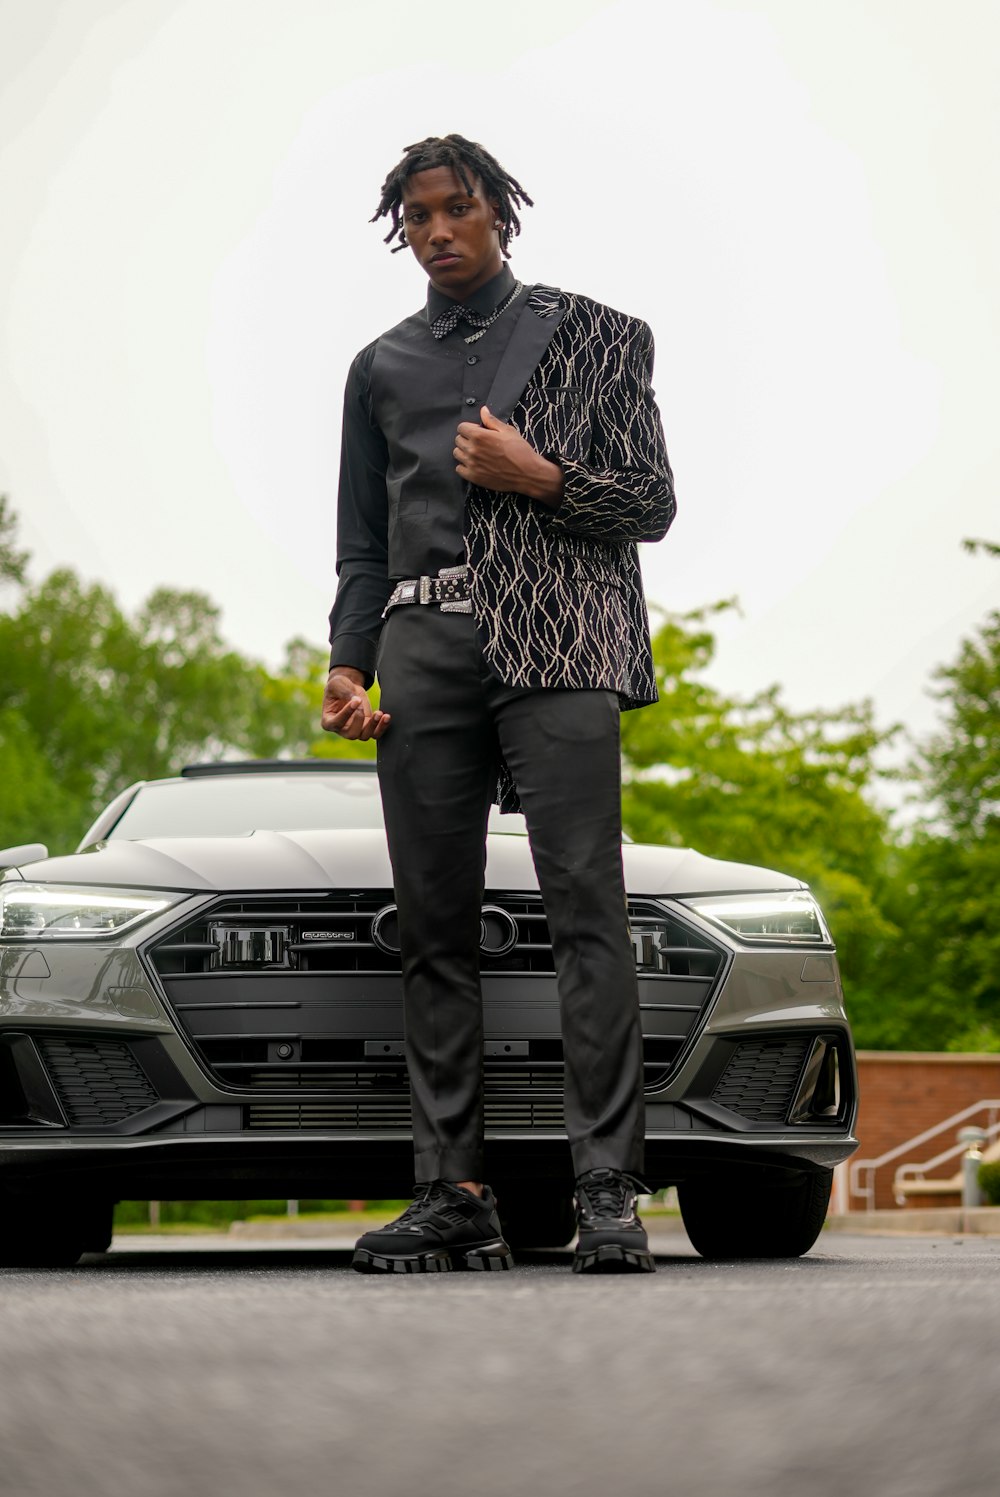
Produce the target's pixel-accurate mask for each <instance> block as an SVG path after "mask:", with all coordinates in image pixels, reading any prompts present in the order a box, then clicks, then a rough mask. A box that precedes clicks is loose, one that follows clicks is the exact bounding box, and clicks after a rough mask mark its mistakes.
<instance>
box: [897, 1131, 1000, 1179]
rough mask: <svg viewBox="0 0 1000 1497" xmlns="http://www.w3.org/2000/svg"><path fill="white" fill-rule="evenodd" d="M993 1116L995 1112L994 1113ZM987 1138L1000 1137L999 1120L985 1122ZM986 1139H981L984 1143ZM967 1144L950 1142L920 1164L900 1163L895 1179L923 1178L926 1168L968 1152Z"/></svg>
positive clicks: (929, 1168) (945, 1162) (936, 1165)
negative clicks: (940, 1151)
mask: <svg viewBox="0 0 1000 1497" xmlns="http://www.w3.org/2000/svg"><path fill="white" fill-rule="evenodd" d="M994 1117H995V1114H994ZM983 1132H984V1133H985V1135H986V1138H987V1139H995V1138H1000V1121H993V1122H989V1123H987V1124H986V1127H985V1128H984V1129H983ZM985 1141H986V1139H984V1140H983V1142H984V1143H985ZM968 1149H969V1146H968V1144H952V1146H951V1148H950V1149H945V1151H944V1153H943V1154H935V1156H934V1158H933V1159H925V1160H924V1161H923V1162H922V1163H921V1164H901V1165H900V1166H899V1169H898V1170H897V1171H896V1175H895V1179H896V1180H898V1181H903V1180H923V1179H924V1178H925V1177H926V1175H927V1172H928V1170H933V1169H937V1167H938V1165H939V1164H947V1163H948V1161H949V1160H950V1159H960V1158H961V1157H962V1155H963V1154H966V1153H968Z"/></svg>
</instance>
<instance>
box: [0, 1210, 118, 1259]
mask: <svg viewBox="0 0 1000 1497" xmlns="http://www.w3.org/2000/svg"><path fill="white" fill-rule="evenodd" d="M112 1217H113V1207H112V1206H111V1205H110V1204H109V1203H107V1202H103V1201H101V1202H97V1201H86V1202H73V1201H67V1202H65V1203H64V1204H62V1205H57V1204H54V1203H52V1202H49V1201H46V1202H44V1203H43V1202H40V1201H37V1200H33V1199H32V1198H31V1196H15V1197H11V1198H9V1199H8V1200H6V1201H5V1202H4V1203H3V1207H2V1209H0V1265H2V1266H3V1267H4V1268H72V1266H73V1264H74V1263H77V1262H78V1261H79V1259H80V1258H81V1257H82V1256H83V1254H84V1253H102V1252H104V1251H105V1249H106V1248H107V1247H108V1246H109V1244H110V1242H111V1223H112Z"/></svg>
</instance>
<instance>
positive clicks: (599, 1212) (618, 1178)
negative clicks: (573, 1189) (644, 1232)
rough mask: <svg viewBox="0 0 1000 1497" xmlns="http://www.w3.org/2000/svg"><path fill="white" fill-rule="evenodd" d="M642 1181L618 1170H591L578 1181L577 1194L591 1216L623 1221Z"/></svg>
mask: <svg viewBox="0 0 1000 1497" xmlns="http://www.w3.org/2000/svg"><path fill="white" fill-rule="evenodd" d="M640 1183H641V1182H640V1181H638V1180H634V1179H633V1178H632V1176H631V1175H626V1174H622V1173H620V1172H619V1171H618V1170H610V1169H609V1170H591V1171H590V1172H589V1173H588V1174H587V1175H586V1176H585V1177H584V1178H583V1179H582V1180H580V1181H579V1182H578V1183H577V1194H578V1196H579V1197H580V1198H581V1203H582V1204H583V1205H585V1206H586V1207H587V1209H588V1211H589V1212H590V1214H591V1216H595V1217H610V1218H611V1219H612V1220H614V1221H621V1220H622V1219H623V1218H624V1217H625V1213H626V1210H627V1209H628V1205H629V1196H630V1195H631V1194H633V1193H634V1192H635V1191H636V1190H637V1188H638V1186H639V1185H640Z"/></svg>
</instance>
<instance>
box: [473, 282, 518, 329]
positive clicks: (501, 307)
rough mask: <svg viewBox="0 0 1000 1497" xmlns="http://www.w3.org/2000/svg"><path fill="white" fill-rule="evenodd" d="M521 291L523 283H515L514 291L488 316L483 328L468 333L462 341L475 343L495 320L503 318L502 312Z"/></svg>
mask: <svg viewBox="0 0 1000 1497" xmlns="http://www.w3.org/2000/svg"><path fill="white" fill-rule="evenodd" d="M523 290H524V284H523V282H521V281H515V282H514V289H513V290H512V291H511V293H510V295H509V296H508V297H505V298H504V300H503V301H502V302H501V303H500V305H499V306H498V307H496V308H494V310H493V312H492V313H491V314H490V316H489V318H488V319H487V321H486V322H484V323H483V326H482V327H481V328H480V329H479V331H478V332H476V333H470V334H469V336H468V337H467V338H466V339H464V341H465V342H466V343H476V342H477V341H478V340H479V339H480V338H481V337H482V336H483V334H484V333H485V332H486V330H487V328H490V327H492V326H493V324H494V322H496V320H497V318H498V317H501V316H503V314H504V312H506V310H507V308H508V307H509V306H510V304H511V302H512V301H513V300H514V299H515V297H517V296H520V294H521V292H522V291H523Z"/></svg>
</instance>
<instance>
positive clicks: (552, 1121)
mask: <svg viewBox="0 0 1000 1497" xmlns="http://www.w3.org/2000/svg"><path fill="white" fill-rule="evenodd" d="M246 1125H247V1127H248V1128H250V1129H271V1130H281V1129H284V1128H288V1129H297V1128H324V1129H327V1130H329V1131H330V1132H348V1133H352V1132H355V1131H361V1132H369V1133H380V1132H389V1131H393V1130H397V1129H403V1130H404V1131H406V1132H409V1130H410V1128H411V1120H410V1102H409V1098H408V1097H380V1098H379V1099H378V1100H377V1101H376V1100H375V1099H373V1098H372V1099H365V1100H363V1101H361V1100H359V1101H355V1100H354V1099H353V1098H344V1099H340V1100H337V1101H331V1102H255V1103H252V1104H251V1105H250V1106H249V1107H248V1108H247V1109H246ZM486 1127H487V1130H490V1131H502V1130H503V1129H505V1128H552V1129H559V1130H560V1131H561V1130H562V1128H563V1127H564V1123H563V1108H562V1098H556V1097H545V1098H538V1099H535V1100H531V1099H529V1098H511V1099H510V1101H506V1100H503V1101H501V1100H497V1101H490V1100H489V1099H488V1100H487V1102H486Z"/></svg>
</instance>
